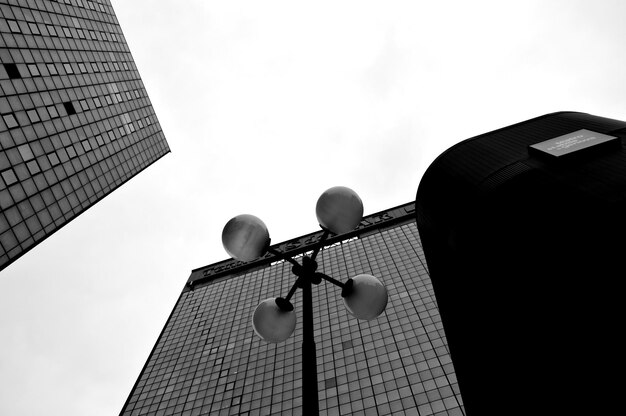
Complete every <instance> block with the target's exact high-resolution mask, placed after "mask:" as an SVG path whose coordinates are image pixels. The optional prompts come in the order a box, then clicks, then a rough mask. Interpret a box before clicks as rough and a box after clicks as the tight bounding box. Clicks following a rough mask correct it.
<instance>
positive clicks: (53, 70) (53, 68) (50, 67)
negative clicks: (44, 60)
mask: <svg viewBox="0 0 626 416" xmlns="http://www.w3.org/2000/svg"><path fill="white" fill-rule="evenodd" d="M46 68H48V72H50V75H58V74H59V71H57V67H56V66H55V65H54V64H46Z"/></svg>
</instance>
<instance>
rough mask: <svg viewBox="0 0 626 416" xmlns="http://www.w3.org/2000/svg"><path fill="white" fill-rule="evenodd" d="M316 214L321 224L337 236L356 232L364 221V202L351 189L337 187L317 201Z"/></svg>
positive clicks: (323, 194) (328, 190)
mask: <svg viewBox="0 0 626 416" xmlns="http://www.w3.org/2000/svg"><path fill="white" fill-rule="evenodd" d="M315 214H316V215H317V221H318V222H319V224H320V225H321V226H322V227H324V228H326V229H328V230H330V231H332V232H333V233H335V234H343V233H347V232H348V231H352V230H354V229H355V228H356V227H358V225H359V224H360V223H361V220H362V219H363V202H362V201H361V198H359V196H358V195H357V193H356V192H354V191H353V190H352V189H350V188H346V187H345V186H335V187H333V188H330V189H327V190H326V191H325V192H324V193H322V195H321V196H320V197H319V199H318V200H317V205H316V206H315Z"/></svg>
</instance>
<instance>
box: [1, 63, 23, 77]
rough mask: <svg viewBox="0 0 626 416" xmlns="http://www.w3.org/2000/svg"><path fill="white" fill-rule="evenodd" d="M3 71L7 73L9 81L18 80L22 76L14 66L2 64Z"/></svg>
mask: <svg viewBox="0 0 626 416" xmlns="http://www.w3.org/2000/svg"><path fill="white" fill-rule="evenodd" d="M3 65H4V70H5V71H7V75H8V76H9V79H18V78H22V74H20V71H19V69H17V65H15V64H3Z"/></svg>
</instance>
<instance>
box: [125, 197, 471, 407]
mask: <svg viewBox="0 0 626 416" xmlns="http://www.w3.org/2000/svg"><path fill="white" fill-rule="evenodd" d="M321 236H322V232H321V231H320V232H316V233H312V234H308V235H305V236H302V237H299V238H296V239H293V240H290V241H287V242H284V243H281V244H277V245H274V246H273V248H274V249H275V250H276V251H278V252H281V253H284V254H287V255H290V256H294V258H295V259H296V260H297V259H298V257H301V256H302V255H303V254H306V253H308V252H310V251H312V250H313V248H314V247H315V245H316V243H317V242H318V241H319V240H320V238H321ZM316 260H317V262H318V264H319V269H318V270H319V271H321V272H323V273H325V274H327V275H330V276H331V277H333V278H335V279H337V280H339V281H342V282H345V281H346V280H347V279H348V278H349V277H354V276H355V275H357V274H360V273H369V274H373V275H375V276H377V277H378V278H379V279H380V280H381V281H382V282H383V284H384V285H385V286H386V287H387V289H388V291H389V303H388V305H387V309H386V310H385V312H384V313H383V314H382V315H381V316H380V317H378V318H377V319H375V320H372V321H358V320H356V319H355V318H353V317H352V316H351V315H350V314H349V313H348V312H347V310H346V309H345V307H344V305H343V300H342V298H341V295H340V292H341V290H340V289H339V288H337V287H336V286H334V285H331V284H329V283H327V282H322V283H321V284H319V285H317V286H314V287H313V314H314V321H315V323H314V327H315V342H316V348H317V372H318V391H319V408H320V414H321V415H422V416H425V415H450V416H460V415H464V414H465V413H464V407H463V404H462V400H461V397H460V394H459V390H458V385H457V381H456V376H455V372H454V368H453V365H452V362H451V359H450V355H449V352H448V347H447V342H446V337H445V334H444V331H443V327H442V324H441V320H440V316H439V312H438V308H437V302H436V300H435V297H434V294H433V289H432V286H431V281H430V278H429V275H428V271H427V269H426V262H425V260H424V255H423V252H422V248H421V244H420V239H419V235H418V233H417V228H416V224H415V210H414V204H413V203H410V204H406V205H402V206H399V207H395V208H392V209H389V210H387V211H384V212H379V213H376V214H373V215H369V216H367V217H365V218H364V219H363V221H362V222H361V225H360V226H359V227H358V228H357V229H356V230H355V231H353V232H350V233H348V234H344V235H340V236H334V237H332V238H331V239H329V240H327V241H326V243H325V247H324V248H323V249H322V250H321V252H320V253H319V255H318V256H317V259H316ZM291 267H292V266H291V264H290V263H288V262H285V261H283V260H279V259H278V258H276V257H274V256H273V255H271V254H267V255H266V256H265V257H264V258H262V259H259V260H256V261H253V262H248V263H242V262H239V261H236V260H226V261H223V262H220V263H216V264H213V265H210V266H206V267H203V268H199V269H196V270H194V271H192V273H191V276H190V278H189V280H188V282H187V284H186V285H185V287H184V289H183V291H182V293H181V295H180V297H179V299H178V301H177V303H176V305H175V307H174V310H173V311H172V313H171V315H170V317H169V319H168V321H167V323H166V324H165V328H164V329H163V331H162V332H161V334H160V336H159V338H158V340H157V342H156V345H155V346H154V348H153V350H152V352H151V354H150V356H149V358H148V360H147V362H146V364H145V366H144V368H143V370H142V371H141V374H140V376H139V378H138V380H137V382H136V383H135V386H134V387H133V389H132V391H131V393H130V396H129V397H128V399H127V401H126V403H125V405H124V407H123V409H122V412H121V414H122V415H128V416H130V415H132V416H135V415H300V414H302V413H303V411H302V410H303V409H302V393H301V386H302V383H301V367H302V356H301V344H302V337H303V335H302V322H301V319H298V322H297V325H296V330H295V332H294V334H293V335H292V336H291V337H290V338H289V339H288V340H287V341H285V342H284V343H281V344H269V343H266V342H264V341H262V340H261V339H260V338H259V337H258V336H257V335H256V334H255V333H254V330H253V329H252V325H251V317H252V313H253V311H254V309H255V308H256V306H257V305H258V304H259V302H261V301H262V300H264V299H267V298H271V297H279V296H285V295H286V294H287V292H288V291H289V289H290V287H291V285H292V284H293V282H294V279H295V277H294V276H293V274H292V273H291ZM300 293H301V291H297V292H296V295H295V296H294V298H292V302H293V303H294V306H295V311H296V313H297V314H299V316H300V317H301V314H302V305H301V302H302V300H301V297H300Z"/></svg>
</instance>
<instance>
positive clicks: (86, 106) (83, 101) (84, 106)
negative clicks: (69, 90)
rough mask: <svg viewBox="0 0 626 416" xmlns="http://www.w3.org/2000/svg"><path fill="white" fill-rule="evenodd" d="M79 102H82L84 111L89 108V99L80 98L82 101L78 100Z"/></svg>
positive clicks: (81, 106)
mask: <svg viewBox="0 0 626 416" xmlns="http://www.w3.org/2000/svg"><path fill="white" fill-rule="evenodd" d="M78 104H80V108H81V109H82V110H83V111H87V110H89V104H87V100H80V101H79V102H78Z"/></svg>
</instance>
